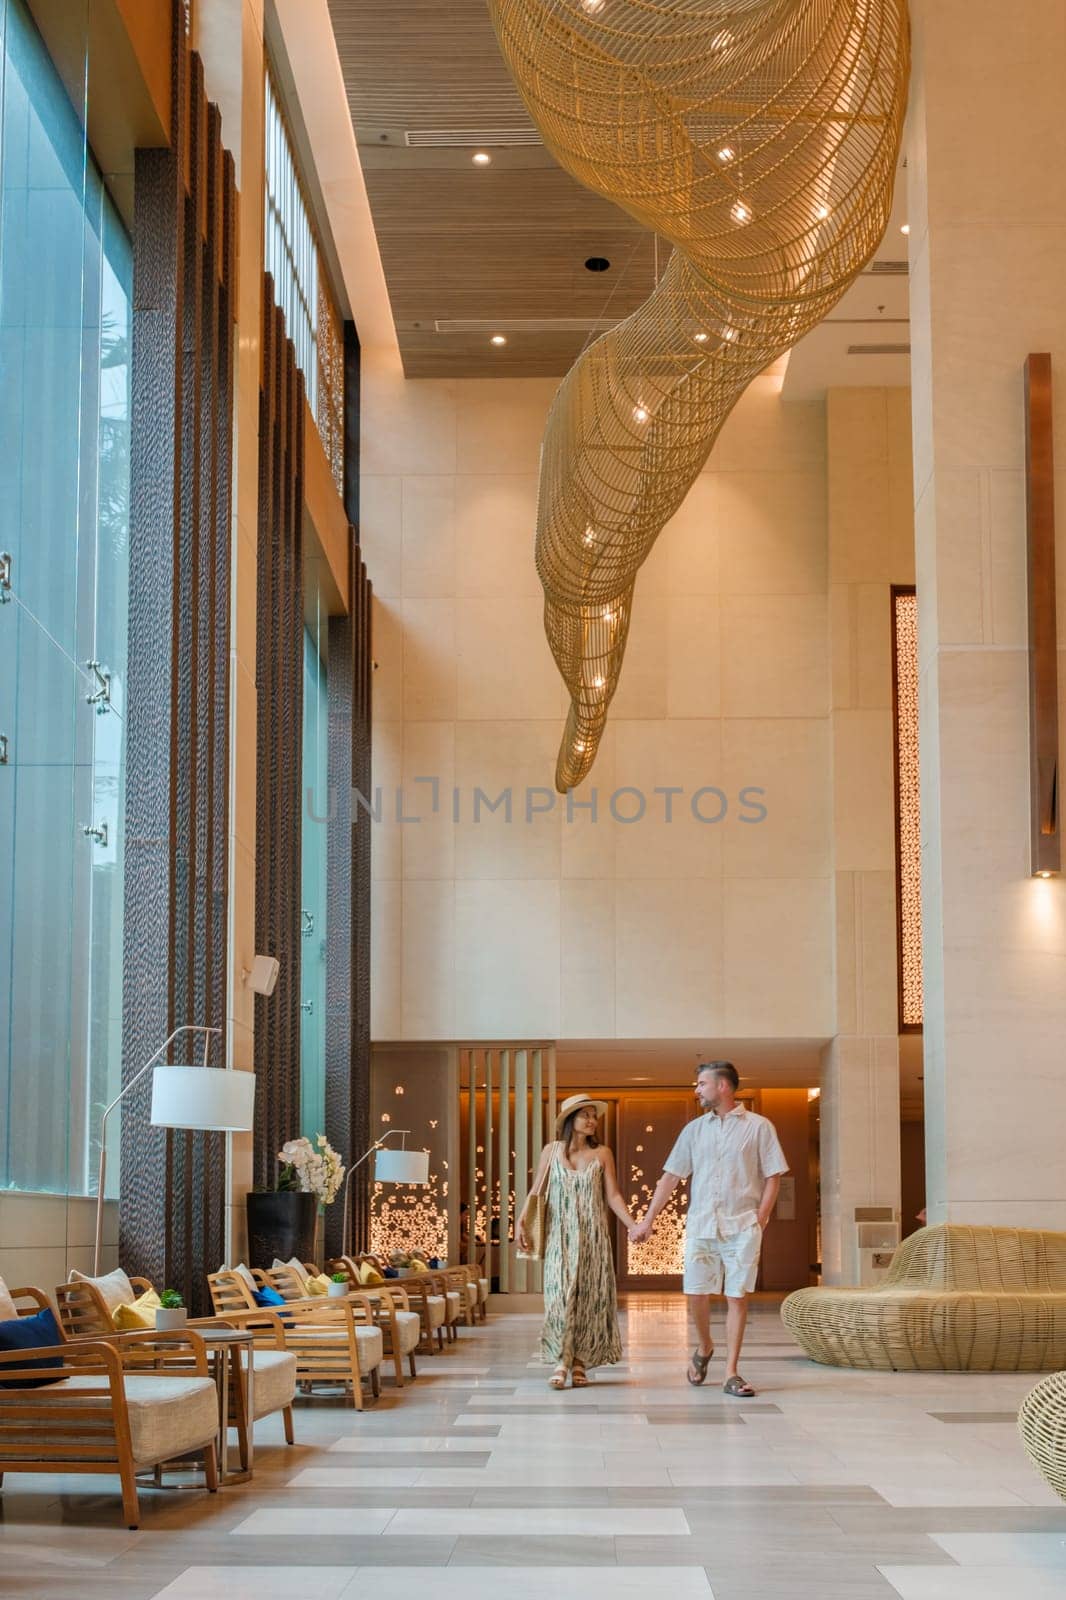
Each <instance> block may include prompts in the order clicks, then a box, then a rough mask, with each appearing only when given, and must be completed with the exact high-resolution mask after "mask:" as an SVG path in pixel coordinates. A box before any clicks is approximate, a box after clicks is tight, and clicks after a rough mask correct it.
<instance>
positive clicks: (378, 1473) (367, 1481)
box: [287, 1467, 422, 1489]
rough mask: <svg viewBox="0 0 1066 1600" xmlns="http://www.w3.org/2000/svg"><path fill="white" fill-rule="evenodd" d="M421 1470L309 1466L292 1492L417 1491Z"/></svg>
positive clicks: (298, 1476)
mask: <svg viewBox="0 0 1066 1600" xmlns="http://www.w3.org/2000/svg"><path fill="white" fill-rule="evenodd" d="M421 1475H422V1470H421V1468H420V1467H305V1468H304V1470H303V1471H302V1472H298V1473H297V1474H296V1476H295V1477H294V1478H290V1479H289V1482H288V1485H287V1487H288V1488H290V1489H294V1488H295V1489H300V1488H303V1489H413V1488H414V1486H415V1484H416V1483H418V1481H419V1479H420V1478H421Z"/></svg>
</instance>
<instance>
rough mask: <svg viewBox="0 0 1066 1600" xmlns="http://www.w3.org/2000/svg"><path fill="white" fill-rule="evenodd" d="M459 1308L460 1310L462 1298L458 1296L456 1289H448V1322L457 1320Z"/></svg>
mask: <svg viewBox="0 0 1066 1600" xmlns="http://www.w3.org/2000/svg"><path fill="white" fill-rule="evenodd" d="M461 1310H462V1300H461V1298H460V1295H459V1291H458V1289H449V1290H448V1321H449V1322H458V1321H459V1313H460V1311H461Z"/></svg>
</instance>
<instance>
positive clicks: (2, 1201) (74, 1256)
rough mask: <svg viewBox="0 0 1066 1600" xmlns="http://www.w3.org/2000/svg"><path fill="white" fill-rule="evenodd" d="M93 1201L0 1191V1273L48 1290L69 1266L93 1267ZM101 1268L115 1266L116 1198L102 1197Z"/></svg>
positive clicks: (14, 1282)
mask: <svg viewBox="0 0 1066 1600" xmlns="http://www.w3.org/2000/svg"><path fill="white" fill-rule="evenodd" d="M95 1237H96V1201H95V1200H94V1199H92V1198H91V1197H90V1196H88V1195H65V1194H14V1193H6V1194H0V1278H3V1280H4V1282H5V1283H6V1284H7V1286H8V1288H9V1289H15V1288H19V1289H22V1288H27V1287H32V1288H35V1289H44V1290H45V1292H46V1293H51V1291H52V1290H53V1289H55V1288H56V1287H57V1286H58V1285H59V1284H61V1283H65V1282H66V1281H67V1274H68V1273H69V1272H70V1271H71V1269H72V1268H76V1269H77V1270H78V1271H79V1272H91V1271H92V1270H93V1244H94V1240H95ZM100 1264H101V1270H102V1271H104V1272H110V1271H111V1269H112V1268H113V1267H117V1266H118V1201H117V1200H105V1202H104V1236H103V1248H102V1250H101V1256H100Z"/></svg>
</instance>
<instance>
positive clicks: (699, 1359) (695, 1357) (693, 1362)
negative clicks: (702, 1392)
mask: <svg viewBox="0 0 1066 1600" xmlns="http://www.w3.org/2000/svg"><path fill="white" fill-rule="evenodd" d="M713 1355H714V1345H713V1344H712V1346H711V1348H710V1350H709V1351H708V1352H707V1354H706V1355H705V1356H701V1355H700V1352H699V1350H698V1349H697V1350H693V1352H692V1356H691V1358H690V1360H689V1366H691V1367H695V1369H696V1371H697V1372H698V1373H699V1377H698V1378H694V1377H693V1376H692V1374H691V1372H686V1373H685V1377H686V1378H687V1379H688V1381H689V1383H691V1385H692V1387H693V1388H694V1389H698V1388H699V1386H700V1384H701V1383H705V1382H706V1380H707V1367H708V1364H709V1362H710V1359H711V1357H712V1356H713Z"/></svg>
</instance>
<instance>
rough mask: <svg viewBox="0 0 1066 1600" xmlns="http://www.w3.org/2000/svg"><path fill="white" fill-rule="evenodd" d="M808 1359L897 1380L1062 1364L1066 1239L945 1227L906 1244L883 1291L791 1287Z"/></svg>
mask: <svg viewBox="0 0 1066 1600" xmlns="http://www.w3.org/2000/svg"><path fill="white" fill-rule="evenodd" d="M781 1317H782V1320H783V1321H784V1324H785V1326H786V1328H788V1330H789V1332H790V1333H792V1334H793V1335H794V1337H795V1338H796V1339H797V1341H798V1342H799V1344H800V1345H801V1347H802V1348H803V1350H804V1351H805V1352H806V1354H807V1355H808V1356H810V1358H811V1360H812V1361H820V1362H822V1363H823V1364H825V1365H826V1366H831V1367H867V1368H875V1369H877V1370H879V1371H898V1372H1049V1371H1054V1370H1056V1369H1058V1368H1060V1367H1064V1366H1066V1233H1039V1232H1037V1231H1036V1230H1035V1229H1033V1230H1029V1229H1016V1228H969V1227H964V1226H962V1225H960V1224H957V1223H945V1224H941V1225H940V1226H938V1227H934V1228H922V1229H921V1230H920V1231H919V1232H918V1233H914V1234H912V1235H911V1236H910V1238H909V1239H906V1240H904V1242H903V1244H902V1245H900V1247H899V1249H898V1250H897V1251H896V1254H895V1258H894V1259H893V1262H892V1265H891V1267H890V1268H889V1270H888V1273H887V1275H886V1278H885V1282H884V1283H883V1284H879V1285H878V1286H877V1287H876V1288H872V1289H797V1290H796V1292H795V1293H794V1294H790V1295H789V1296H788V1298H787V1300H785V1302H784V1304H783V1305H782V1307H781Z"/></svg>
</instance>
